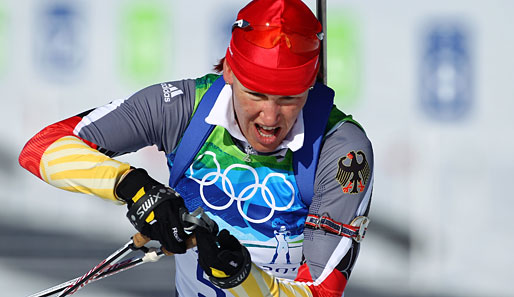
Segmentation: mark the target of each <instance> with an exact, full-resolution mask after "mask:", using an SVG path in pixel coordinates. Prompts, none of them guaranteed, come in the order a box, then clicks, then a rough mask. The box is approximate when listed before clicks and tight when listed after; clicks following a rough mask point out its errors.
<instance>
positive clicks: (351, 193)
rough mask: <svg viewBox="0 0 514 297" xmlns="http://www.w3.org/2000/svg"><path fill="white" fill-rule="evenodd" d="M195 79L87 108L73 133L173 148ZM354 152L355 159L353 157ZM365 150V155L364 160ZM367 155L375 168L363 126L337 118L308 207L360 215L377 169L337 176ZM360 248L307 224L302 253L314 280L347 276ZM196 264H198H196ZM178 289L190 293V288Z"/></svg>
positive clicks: (129, 147)
mask: <svg viewBox="0 0 514 297" xmlns="http://www.w3.org/2000/svg"><path fill="white" fill-rule="evenodd" d="M197 84H198V80H191V79H190V80H182V81H173V82H167V83H163V84H156V85H153V86H150V87H148V88H145V89H143V90H141V91H139V92H137V93H136V94H134V95H132V96H131V97H130V98H128V99H126V100H117V101H114V102H112V103H110V104H107V105H105V106H102V107H99V108H96V109H94V110H92V111H88V112H85V113H83V114H81V115H80V116H81V117H82V121H81V123H79V125H77V128H76V129H75V134H77V135H78V136H79V137H81V138H84V139H86V140H89V141H91V142H93V143H95V144H97V145H98V146H99V150H100V151H101V152H104V153H105V154H107V155H110V156H116V155H120V154H124V153H128V152H134V151H137V150H138V149H140V148H143V147H146V146H151V145H156V146H157V148H158V149H159V150H160V151H163V152H165V153H166V154H169V153H171V152H173V151H174V150H175V148H176V147H177V144H178V142H179V141H180V138H181V136H182V134H183V132H184V131H185V129H186V127H187V124H188V121H189V119H190V118H191V115H192V113H193V111H194V106H195V99H197V98H196V93H197V91H198V86H197ZM236 143H237V144H240V143H239V142H236ZM241 150H242V151H243V152H244V150H243V149H242V148H241ZM284 150H285V149H284ZM280 153H283V152H278V154H280ZM351 153H353V156H354V159H355V160H354V159H351V156H350V155H351ZM362 156H365V160H364V159H363V158H362ZM364 161H366V162H367V163H368V164H369V168H370V169H371V172H372V170H373V152H372V147H371V143H370V141H369V140H368V138H367V137H366V135H365V134H364V132H363V131H362V130H361V129H360V128H359V127H357V126H356V125H354V124H353V123H350V122H346V123H336V124H335V125H334V126H333V128H332V129H331V131H329V132H328V133H327V135H326V137H325V140H324V143H323V147H322V149H321V154H320V159H319V163H318V168H317V171H316V177H315V185H314V192H315V194H314V197H313V199H312V203H311V205H310V207H309V211H308V212H309V213H311V214H319V215H321V214H328V215H329V216H330V217H331V218H332V219H334V220H336V221H338V222H342V223H345V224H349V223H350V222H351V221H352V220H353V219H354V218H355V217H356V216H359V215H364V214H367V212H368V209H369V203H370V199H371V191H372V180H373V175H372V174H371V175H370V176H369V177H368V178H367V179H366V180H361V181H360V184H358V182H359V181H357V180H354V181H353V182H352V181H345V180H342V179H340V178H338V173H341V172H342V170H345V169H347V168H350V167H351V164H352V162H356V163H363V162H364ZM343 181H344V182H345V183H344V184H342V182H343ZM280 227H281V226H278V227H277V230H279V228H280ZM282 237H283V236H282ZM276 241H278V240H276ZM280 244H281V249H282V253H283V254H284V255H281V257H280V258H283V259H286V258H287V257H286V256H285V252H286V250H285V247H284V243H283V242H281V243H280ZM358 250H359V244H358V243H356V242H354V241H353V240H351V239H348V238H346V237H341V236H337V235H333V234H330V233H326V232H324V231H322V230H312V229H308V228H305V229H304V232H303V258H304V260H305V263H306V264H307V265H308V267H309V271H310V274H311V276H312V280H313V281H316V280H319V279H321V280H322V279H323V277H326V275H327V274H328V273H330V272H331V271H332V270H334V269H337V270H339V271H340V272H342V273H343V275H344V276H345V277H346V278H347V279H348V277H349V275H350V273H351V270H352V268H353V264H354V262H355V259H356V258H357V255H358ZM273 252H275V251H273ZM189 253H191V251H190V252H189ZM277 256H278V255H277ZM252 258H253V257H252ZM288 261H289V260H288ZM298 264H300V263H298ZM192 266H195V267H194V268H196V264H192V265H191V267H192ZM180 269H184V270H187V268H185V267H184V266H180ZM271 272H272V273H273V274H278V276H279V277H285V278H292V279H294V275H290V274H289V275H280V273H278V272H277V271H271ZM176 275H177V283H182V282H191V283H194V282H196V283H198V287H197V288H196V290H197V291H196V292H202V293H201V294H202V295H205V296H210V295H211V294H214V291H213V290H215V289H213V288H208V287H206V286H208V284H206V283H205V282H199V279H198V278H199V277H198V276H197V275H196V274H195V273H194V272H193V271H180V272H177V274H176ZM203 287H205V288H203ZM179 293H180V294H181V295H182V296H189V295H188V294H189V293H190V292H179ZM213 296H214V295H213Z"/></svg>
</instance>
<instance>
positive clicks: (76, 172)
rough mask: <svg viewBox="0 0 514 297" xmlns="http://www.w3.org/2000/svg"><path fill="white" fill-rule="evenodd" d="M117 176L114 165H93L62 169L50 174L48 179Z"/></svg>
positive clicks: (106, 177)
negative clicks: (90, 166)
mask: <svg viewBox="0 0 514 297" xmlns="http://www.w3.org/2000/svg"><path fill="white" fill-rule="evenodd" d="M117 176H118V172H117V168H116V167H114V166H95V167H92V168H84V169H83V168H79V169H73V170H63V171H60V172H56V173H54V174H50V179H52V180H59V179H110V178H116V177H117Z"/></svg>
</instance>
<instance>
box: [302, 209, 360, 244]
mask: <svg viewBox="0 0 514 297" xmlns="http://www.w3.org/2000/svg"><path fill="white" fill-rule="evenodd" d="M368 224H369V219H368V217H365V216H358V217H356V218H355V219H354V220H353V221H352V222H351V223H350V224H349V225H348V224H343V223H340V222H338V221H336V220H333V219H332V218H330V216H329V215H328V214H327V213H324V214H322V215H321V216H319V215H316V214H308V215H307V218H306V220H305V226H306V227H308V228H311V229H315V230H318V229H319V230H324V231H326V232H328V233H331V234H335V235H339V236H343V237H348V238H351V239H353V240H355V241H356V242H361V241H362V240H363V239H364V236H365V234H366V231H367V230H368Z"/></svg>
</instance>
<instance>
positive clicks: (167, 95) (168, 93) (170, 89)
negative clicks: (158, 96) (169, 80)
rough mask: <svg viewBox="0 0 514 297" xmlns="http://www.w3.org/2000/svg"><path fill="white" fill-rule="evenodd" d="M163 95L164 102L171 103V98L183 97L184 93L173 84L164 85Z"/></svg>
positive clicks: (162, 85)
mask: <svg viewBox="0 0 514 297" xmlns="http://www.w3.org/2000/svg"><path fill="white" fill-rule="evenodd" d="M161 87H162V93H163V94H164V102H170V101H171V98H173V97H175V96H178V95H182V94H184V92H182V90H180V89H179V88H177V87H175V86H174V85H172V84H166V83H162V84H161Z"/></svg>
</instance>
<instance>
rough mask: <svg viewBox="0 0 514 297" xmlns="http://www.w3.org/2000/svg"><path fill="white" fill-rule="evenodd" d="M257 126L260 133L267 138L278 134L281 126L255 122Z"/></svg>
mask: <svg viewBox="0 0 514 297" xmlns="http://www.w3.org/2000/svg"><path fill="white" fill-rule="evenodd" d="M255 128H256V129H257V132H258V133H259V135H260V136H262V137H265V138H271V137H273V136H276V135H277V134H278V131H279V130H280V128H278V127H268V126H263V125H258V124H255Z"/></svg>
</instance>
